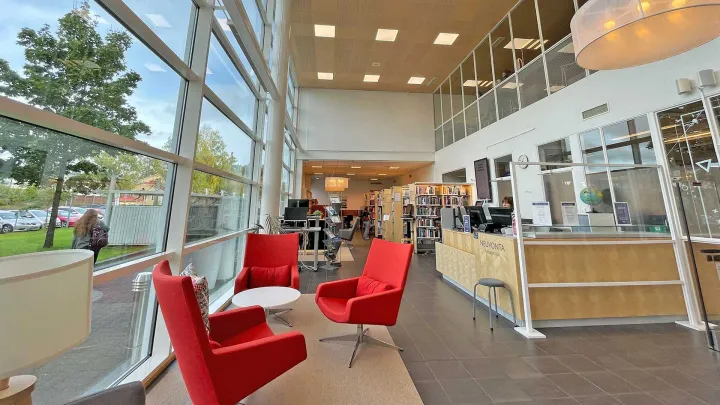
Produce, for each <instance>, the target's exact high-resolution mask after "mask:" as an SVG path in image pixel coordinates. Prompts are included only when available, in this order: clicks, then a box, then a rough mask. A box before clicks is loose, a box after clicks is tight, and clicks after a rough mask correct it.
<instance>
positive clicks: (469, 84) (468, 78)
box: [460, 53, 477, 108]
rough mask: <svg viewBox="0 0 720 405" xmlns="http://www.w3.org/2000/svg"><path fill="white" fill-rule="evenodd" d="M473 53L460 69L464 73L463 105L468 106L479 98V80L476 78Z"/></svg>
mask: <svg viewBox="0 0 720 405" xmlns="http://www.w3.org/2000/svg"><path fill="white" fill-rule="evenodd" d="M473 59H474V58H473V54H472V53H471V54H470V56H468V57H467V59H465V61H464V62H463V63H462V65H461V67H460V70H461V73H462V91H463V107H465V108H467V106H469V105H470V104H472V103H474V102H475V100H477V81H476V80H475V63H474V60H473Z"/></svg>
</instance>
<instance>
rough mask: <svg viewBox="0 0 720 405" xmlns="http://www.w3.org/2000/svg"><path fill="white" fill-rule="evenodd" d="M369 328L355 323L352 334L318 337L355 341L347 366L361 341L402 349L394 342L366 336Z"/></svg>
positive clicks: (350, 366)
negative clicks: (355, 328) (355, 327)
mask: <svg viewBox="0 0 720 405" xmlns="http://www.w3.org/2000/svg"><path fill="white" fill-rule="evenodd" d="M368 331H369V329H367V328H365V329H363V325H357V332H356V333H355V334H352V335H341V336H332V337H326V338H322V339H320V341H321V342H352V341H355V348H354V349H353V352H352V356H351V357H350V364H348V368H352V364H353V362H354V361H355V355H356V354H357V350H358V347H360V344H361V343H368V344H373V345H377V346H384V347H388V348H390V349H395V350H398V351H401V352H402V351H403V348H402V347H399V346H395V345H394V344H391V343H388V342H384V341H382V340H380V339H377V338H374V337H372V336H368V334H367V333H368Z"/></svg>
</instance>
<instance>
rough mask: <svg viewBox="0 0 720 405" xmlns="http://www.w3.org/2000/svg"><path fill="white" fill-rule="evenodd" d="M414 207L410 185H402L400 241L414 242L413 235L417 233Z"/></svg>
mask: <svg viewBox="0 0 720 405" xmlns="http://www.w3.org/2000/svg"><path fill="white" fill-rule="evenodd" d="M413 207H414V205H413V204H412V200H411V198H410V186H402V215H401V216H400V221H401V225H402V237H401V238H400V243H413V235H414V234H415V227H414V226H413V217H412V212H413Z"/></svg>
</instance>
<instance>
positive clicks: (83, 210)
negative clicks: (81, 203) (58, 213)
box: [60, 207, 105, 219]
mask: <svg viewBox="0 0 720 405" xmlns="http://www.w3.org/2000/svg"><path fill="white" fill-rule="evenodd" d="M67 208H68V207H60V209H67ZM72 209H74V210H75V211H77V212H79V213H80V216H82V215H84V214H85V213H86V212H87V211H88V210H90V209H93V210H95V211H97V212H98V219H103V218H105V215H103V212H102V211H101V210H99V209H98V208H91V207H72ZM103 211H104V210H103Z"/></svg>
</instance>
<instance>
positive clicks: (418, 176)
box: [397, 164, 436, 186]
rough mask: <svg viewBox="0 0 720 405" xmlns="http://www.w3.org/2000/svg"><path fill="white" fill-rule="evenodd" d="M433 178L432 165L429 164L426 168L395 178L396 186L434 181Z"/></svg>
mask: <svg viewBox="0 0 720 405" xmlns="http://www.w3.org/2000/svg"><path fill="white" fill-rule="evenodd" d="M433 176H434V171H433V165H432V164H429V165H427V166H423V167H421V168H419V169H416V170H413V171H411V172H410V173H408V174H406V175H404V176H399V177H397V184H399V185H402V186H404V185H406V184H410V183H421V182H431V181H436V180H435V179H434V177H433Z"/></svg>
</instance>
